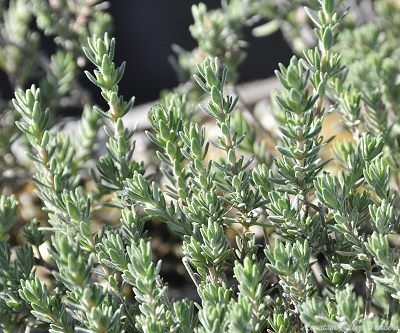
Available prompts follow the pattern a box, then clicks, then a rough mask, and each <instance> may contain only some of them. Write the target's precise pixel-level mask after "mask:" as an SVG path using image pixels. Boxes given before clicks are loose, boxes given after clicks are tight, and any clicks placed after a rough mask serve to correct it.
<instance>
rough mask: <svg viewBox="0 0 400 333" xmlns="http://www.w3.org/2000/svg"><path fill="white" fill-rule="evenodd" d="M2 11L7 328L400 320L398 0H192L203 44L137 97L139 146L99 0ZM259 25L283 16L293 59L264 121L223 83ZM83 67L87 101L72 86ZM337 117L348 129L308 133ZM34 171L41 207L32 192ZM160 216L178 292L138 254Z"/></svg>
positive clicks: (1, 252) (341, 326)
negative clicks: (176, 80) (157, 92)
mask: <svg viewBox="0 0 400 333" xmlns="http://www.w3.org/2000/svg"><path fill="white" fill-rule="evenodd" d="M349 4H352V5H353V6H350V7H348V5H349ZM0 6H1V8H2V11H3V12H4V15H3V17H2V18H1V19H0V20H1V23H0V42H1V43H0V68H1V70H2V71H3V72H5V73H6V74H7V77H8V78H9V81H10V84H11V85H12V88H13V89H15V97H14V98H13V99H12V101H7V100H1V103H0V108H1V118H0V127H1V133H0V154H1V155H2V156H4V158H2V159H1V160H0V191H1V194H0V327H1V329H2V330H3V331H4V332H25V331H26V330H27V329H32V330H38V331H39V330H40V329H43V330H45V331H47V330H48V331H50V332H151V333H153V332H182V333H187V332H198V333H200V332H214V333H219V332H228V331H229V332H232V333H233V332H238V333H239V332H299V331H301V330H305V329H306V330H308V331H310V332H320V331H326V330H331V331H335V332H352V331H363V332H377V331H382V330H385V331H393V332H396V331H397V330H398V329H399V327H400V317H399V310H400V307H399V300H400V278H399V277H400V258H399V255H398V253H399V249H400V221H399V213H400V208H399V198H398V193H399V192H398V191H399V186H400V164H399V163H400V162H399V158H400V149H399V148H400V127H399V125H400V109H399V108H400V103H399V102H400V85H399V77H400V76H399V74H400V61H399V60H400V59H399V57H400V52H399V51H400V49H399V48H398V45H399V35H398V31H399V29H400V26H399V24H400V4H399V3H398V2H397V1H394V0H393V1H389V0H386V1H384V0H381V1H379V0H377V1H374V2H369V1H364V2H363V5H359V7H357V6H358V5H357V3H356V2H355V1H354V3H353V2H352V1H343V2H341V1H334V0H308V1H290V0H281V1H267V0H246V1H241V0H226V1H223V2H222V6H221V8H220V9H215V10H211V11H210V10H207V8H206V6H205V5H203V4H199V5H194V6H193V9H192V12H193V18H194V23H193V25H192V26H191V27H190V32H191V33H192V36H193V37H194V38H195V39H196V40H197V42H198V47H196V49H194V50H192V51H184V50H181V49H179V50H178V49H177V51H178V53H177V63H178V64H179V69H178V74H179V77H180V79H181V80H182V83H181V84H180V85H179V86H178V87H176V88H175V89H174V90H173V91H170V92H166V93H163V95H162V96H161V98H160V100H159V102H158V103H157V104H156V105H155V106H154V107H153V108H151V109H150V110H149V112H148V122H149V124H150V130H149V131H146V133H145V134H146V137H147V141H146V145H147V146H146V147H147V148H148V150H149V149H152V152H151V153H147V155H146V156H145V155H143V154H135V148H136V146H135V142H136V139H137V137H138V136H139V135H140V134H141V133H138V130H135V129H133V128H132V127H131V124H128V123H127V122H126V121H124V119H126V118H125V116H126V115H127V114H128V113H129V112H131V110H132V106H133V104H134V98H130V99H128V100H126V99H125V98H124V97H123V96H122V95H121V94H120V93H119V89H118V85H119V82H120V80H121V79H122V77H123V74H124V68H125V63H122V64H120V65H118V64H116V63H115V62H114V52H115V48H116V42H115V39H113V38H110V37H109V35H108V33H107V30H108V29H109V24H110V21H111V19H110V17H109V15H108V14H107V13H106V12H105V11H104V10H105V9H106V4H105V3H100V2H99V1H93V0H92V1H89V0H87V1H47V0H35V1H31V2H27V1H24V0H11V1H9V3H5V2H4V1H0ZM360 13H363V14H365V15H361V14H360ZM367 14H368V15H367ZM33 21H34V22H35V23H36V24H32V22H33ZM264 21H267V23H265V24H263V23H262V22H264ZM255 25H258V26H257V27H256V28H254V32H255V34H257V35H262V34H268V33H271V32H272V31H274V30H275V29H278V28H281V29H282V31H283V32H284V35H285V37H286V38H287V39H288V42H289V43H290V45H292V46H293V49H294V51H295V52H296V53H297V54H298V55H296V56H293V58H292V59H291V61H290V63H289V64H287V65H283V64H280V65H279V70H277V71H276V76H277V79H278V80H279V83H280V85H281V89H280V90H278V91H277V92H276V93H275V94H274V96H273V98H272V101H271V103H270V110H269V112H270V113H273V115H274V119H275V122H276V126H277V128H278V129H279V131H278V132H279V134H278V135H275V133H274V132H270V131H269V130H268V129H267V128H265V127H264V123H265V122H263V120H262V119H258V118H257V116H258V114H256V113H255V112H254V105H248V104H245V103H243V101H242V100H241V97H240V96H238V92H237V89H236V80H237V77H238V73H239V72H238V68H239V66H240V64H241V62H242V61H243V59H244V57H245V48H244V47H245V45H246V43H245V41H244V40H243V36H242V30H243V28H245V27H246V26H253V27H254V26H255ZM11 36H13V37H12V38H11ZM43 36H47V38H52V39H53V40H54V43H55V45H56V52H55V53H54V55H52V56H51V58H50V59H47V55H46V53H45V52H44V51H43V50H42V49H41V44H40V43H41V38H42V37H43ZM82 45H83V48H82V47H81V46H82ZM85 59H86V60H85ZM87 63H88V64H89V66H86V65H87ZM90 65H91V66H92V67H90ZM85 66H86V67H87V68H89V70H87V71H85V74H86V77H87V78H88V80H89V81H90V82H91V83H93V84H94V85H95V86H97V88H98V91H99V94H101V96H102V98H103V99H104V104H103V106H102V107H101V106H94V105H93V102H92V97H91V96H90V95H89V93H88V92H86V90H85V89H83V88H82V87H81V84H80V81H79V73H80V68H82V67H85ZM32 82H35V85H32V86H30V85H31V83H32ZM70 107H78V108H81V109H82V117H81V119H80V122H79V128H77V129H75V131H73V132H72V134H71V132H68V131H66V130H63V129H62V127H60V122H62V120H61V119H60V118H59V115H58V111H59V110H60V109H62V108H70ZM335 114H336V115H339V116H340V120H339V124H341V126H342V127H343V128H344V131H345V132H346V133H347V136H346V138H347V139H346V140H338V139H335V138H334V137H324V136H323V130H324V128H325V127H326V125H327V122H328V121H329V119H330V117H332V115H335ZM335 119H336V118H335ZM99 133H103V134H104V135H105V136H106V139H105V141H106V142H105V144H104V147H103V146H101V144H99V142H102V141H99V140H98V139H99V138H98V137H99ZM271 141H272V142H273V143H274V144H273V146H271ZM21 151H22V152H26V154H21ZM22 155H27V156H28V157H29V158H28V159H26V158H24V157H25V156H22ZM327 156H328V157H327ZM32 180H33V182H34V184H35V195H36V196H37V197H38V198H39V199H40V201H38V203H37V205H40V206H41V207H42V210H43V213H45V214H43V213H41V212H40V211H38V210H36V211H35V208H34V207H35V204H34V203H33V204H32V203H31V204H29V203H28V204H27V200H28V201H29V200H33V195H32V193H30V190H29V189H30V186H31V181H32ZM27 198H30V199H27ZM110 211H111V212H112V213H110ZM109 216H111V218H110V217H109ZM113 216H114V217H115V218H112V217H113ZM160 223H162V224H165V225H166V226H167V227H168V230H169V232H170V233H171V234H172V235H175V237H177V238H179V242H180V244H181V248H180V255H181V259H182V267H184V269H185V274H186V275H187V277H188V279H191V281H190V282H191V283H192V286H193V288H192V289H193V290H194V291H195V293H194V295H193V294H191V295H190V297H189V296H187V297H182V298H177V299H174V298H172V297H171V295H170V292H169V289H168V285H167V283H166V282H165V280H164V279H163V270H162V267H163V266H162V264H163V262H162V261H161V260H158V258H156V259H155V257H154V255H153V249H152V246H151V245H152V242H151V237H150V236H149V234H148V231H149V228H150V227H153V228H154V225H156V226H160ZM184 296H186V295H184Z"/></svg>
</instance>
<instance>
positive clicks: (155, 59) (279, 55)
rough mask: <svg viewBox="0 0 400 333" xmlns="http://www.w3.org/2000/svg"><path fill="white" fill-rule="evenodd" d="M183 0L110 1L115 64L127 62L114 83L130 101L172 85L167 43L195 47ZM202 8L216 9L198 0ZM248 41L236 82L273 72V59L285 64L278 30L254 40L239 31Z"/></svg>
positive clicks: (154, 96) (142, 99) (286, 49)
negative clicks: (117, 83)
mask: <svg viewBox="0 0 400 333" xmlns="http://www.w3.org/2000/svg"><path fill="white" fill-rule="evenodd" d="M198 2H199V1H189V0H131V1H123V0H114V1H110V9H109V11H110V13H111V15H112V16H113V21H114V29H113V35H114V36H115V37H116V40H117V46H116V58H115V60H116V62H117V64H120V63H121V62H122V61H124V60H125V61H126V62H127V67H126V71H125V76H124V78H123V80H122V82H121V84H120V89H121V93H122V94H123V95H124V96H125V97H130V96H136V103H135V104H136V105H138V104H140V103H144V102H147V101H151V100H154V99H157V98H158V95H159V92H160V90H162V89H165V88H172V87H174V86H176V85H177V83H178V81H177V79H176V76H175V73H174V70H173V69H172V67H171V65H170V64H169V62H168V60H167V57H168V56H169V55H172V54H173V52H172V50H171V45H172V44H178V45H180V46H181V47H183V48H184V49H186V50H191V49H193V48H194V47H195V45H196V44H195V41H194V40H193V38H192V37H191V35H190V32H189V25H190V24H192V23H193V18H192V14H191V10H190V7H191V6H192V4H194V3H198ZM202 2H204V3H205V4H206V5H207V8H216V7H219V5H220V1H218V0H214V1H212V0H206V1H202ZM245 39H246V40H247V41H248V43H249V45H248V48H247V53H248V55H247V59H246V60H245V62H244V63H243V64H242V65H241V67H240V80H239V81H240V82H246V81H251V80H254V79H262V78H267V77H269V76H271V75H273V71H274V70H275V69H276V68H277V65H278V63H279V62H282V63H284V64H285V63H287V62H288V60H289V59H290V56H291V51H290V49H289V47H288V46H287V45H286V43H285V41H284V40H283V38H282V36H281V34H280V33H275V34H274V35H272V36H269V37H268V38H255V37H253V36H252V35H251V29H247V31H246V32H245Z"/></svg>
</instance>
